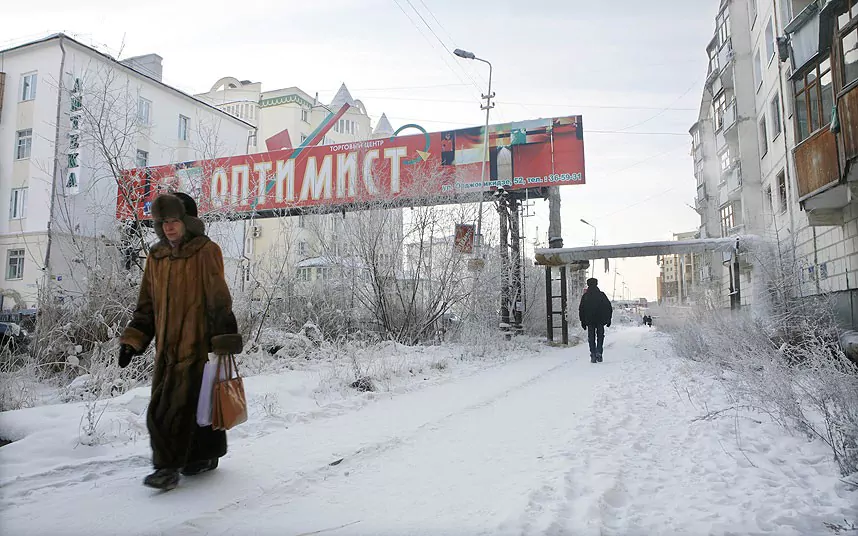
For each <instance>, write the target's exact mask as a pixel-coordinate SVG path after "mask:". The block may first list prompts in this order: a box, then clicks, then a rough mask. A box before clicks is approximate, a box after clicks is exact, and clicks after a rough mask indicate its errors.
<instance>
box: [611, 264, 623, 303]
mask: <svg viewBox="0 0 858 536" xmlns="http://www.w3.org/2000/svg"><path fill="white" fill-rule="evenodd" d="M617 276H620V277H623V274H621V273H620V272H618V271H617V270H614V290H612V291H611V299H612V300H616V299H617ZM623 281H625V279H623Z"/></svg>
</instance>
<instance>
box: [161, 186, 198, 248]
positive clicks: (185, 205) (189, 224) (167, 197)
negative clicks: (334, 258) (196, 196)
mask: <svg viewBox="0 0 858 536" xmlns="http://www.w3.org/2000/svg"><path fill="white" fill-rule="evenodd" d="M196 216H197V204H196V203H195V202H194V200H193V199H192V198H191V196H189V195H188V194H184V193H181V192H180V193H178V194H161V195H159V196H158V197H156V198H155V201H153V202H152V220H153V222H154V226H155V234H156V235H158V238H159V239H161V241H162V242H167V236H166V235H165V234H164V220H181V221H182V223H184V224H185V234H186V236H187V235H189V236H190V237H191V238H193V237H196V236H203V235H205V232H206V226H205V224H204V223H203V221H202V220H201V219H199V218H197V217H196Z"/></svg>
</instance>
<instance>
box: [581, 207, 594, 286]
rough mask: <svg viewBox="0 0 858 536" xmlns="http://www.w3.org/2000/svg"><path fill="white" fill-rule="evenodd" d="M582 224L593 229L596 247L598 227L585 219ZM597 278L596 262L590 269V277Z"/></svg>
mask: <svg viewBox="0 0 858 536" xmlns="http://www.w3.org/2000/svg"><path fill="white" fill-rule="evenodd" d="M581 223H583V224H584V225H589V226H590V227H592V228H593V245H594V246H595V245H596V226H595V225H593V224H592V223H590V222H588V221H587V220H585V219H583V218H582V219H581ZM594 260H595V259H594ZM595 276H596V263H595V262H594V263H593V266H591V267H590V277H595Z"/></svg>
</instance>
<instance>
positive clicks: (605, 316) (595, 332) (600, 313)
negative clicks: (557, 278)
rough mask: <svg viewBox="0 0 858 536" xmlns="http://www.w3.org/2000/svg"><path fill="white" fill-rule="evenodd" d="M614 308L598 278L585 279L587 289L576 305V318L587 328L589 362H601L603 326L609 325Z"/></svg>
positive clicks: (603, 337) (603, 341) (603, 339)
mask: <svg viewBox="0 0 858 536" xmlns="http://www.w3.org/2000/svg"><path fill="white" fill-rule="evenodd" d="M613 312H614V309H613V307H612V306H611V301H610V300H609V299H608V297H607V296H606V295H605V293H604V292H602V291H601V290H600V289H599V280H598V279H595V278H592V277H591V278H590V279H588V280H587V289H586V290H585V291H584V295H583V296H581V304H580V305H579V306H578V318H579V319H580V320H581V327H582V328H583V329H586V330H587V342H588V343H589V344H590V363H601V362H602V349H603V346H604V343H605V327H606V326H607V327H610V326H611V316H612V315H613Z"/></svg>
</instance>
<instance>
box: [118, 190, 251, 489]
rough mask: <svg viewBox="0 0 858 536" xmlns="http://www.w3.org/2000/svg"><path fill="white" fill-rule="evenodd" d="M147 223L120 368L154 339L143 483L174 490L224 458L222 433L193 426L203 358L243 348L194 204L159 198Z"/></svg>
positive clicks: (182, 197)
mask: <svg viewBox="0 0 858 536" xmlns="http://www.w3.org/2000/svg"><path fill="white" fill-rule="evenodd" d="M152 219H153V221H154V227H155V233H156V234H157V235H158V238H159V239H160V240H159V242H158V243H157V244H156V245H155V246H154V247H153V248H152V249H151V251H150V252H149V257H148V258H147V259H146V268H145V270H144V272H143V280H142V282H141V284H140V294H139V296H138V298H137V308H136V309H135V310H134V316H133V318H132V319H131V322H130V323H129V324H128V327H127V328H125V331H124V332H123V334H122V337H121V339H120V343H121V344H120V350H119V365H120V366H121V367H125V366H127V365H128V363H129V362H130V361H131V358H132V357H133V356H134V355H138V354H141V353H143V352H144V351H145V350H146V347H147V346H149V343H150V342H151V341H152V339H153V338H154V339H155V371H154V375H153V378H152V397H151V399H150V401H149V409H148V412H147V415H146V426H147V428H148V429H149V436H150V442H151V445H152V463H153V465H154V467H155V472H153V473H152V474H150V475H149V476H147V477H146V479H145V480H144V481H143V483H144V484H145V485H147V486H150V487H153V488H158V489H165V490H166V489H172V488H174V487H176V485H177V484H178V482H179V472H180V471H181V473H182V474H184V475H193V474H198V473H202V472H205V471H209V470H211V469H214V468H216V467H217V464H218V458H220V457H221V456H223V455H224V454H226V433H225V432H224V431H222V430H213V429H212V427H211V426H198V425H197V422H196V411H197V402H198V399H199V394H200V384H201V383H202V377H203V368H204V366H205V363H206V361H207V360H208V357H209V353H214V354H218V355H226V354H235V353H239V352H241V350H242V340H241V335H239V334H238V326H237V323H236V320H235V315H234V314H233V312H232V296H231V295H230V292H229V288H228V287H227V285H226V279H225V278H224V267H223V256H222V254H221V250H220V247H218V245H217V244H215V243H214V242H212V241H211V239H209V238H208V237H207V236H206V235H205V225H204V224H203V222H202V220H200V219H198V218H197V206H196V203H194V201H193V199H191V198H190V196H188V195H186V194H182V193H178V194H175V195H173V194H163V195H160V196H158V198H156V199H155V201H154V202H153V203H152Z"/></svg>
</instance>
